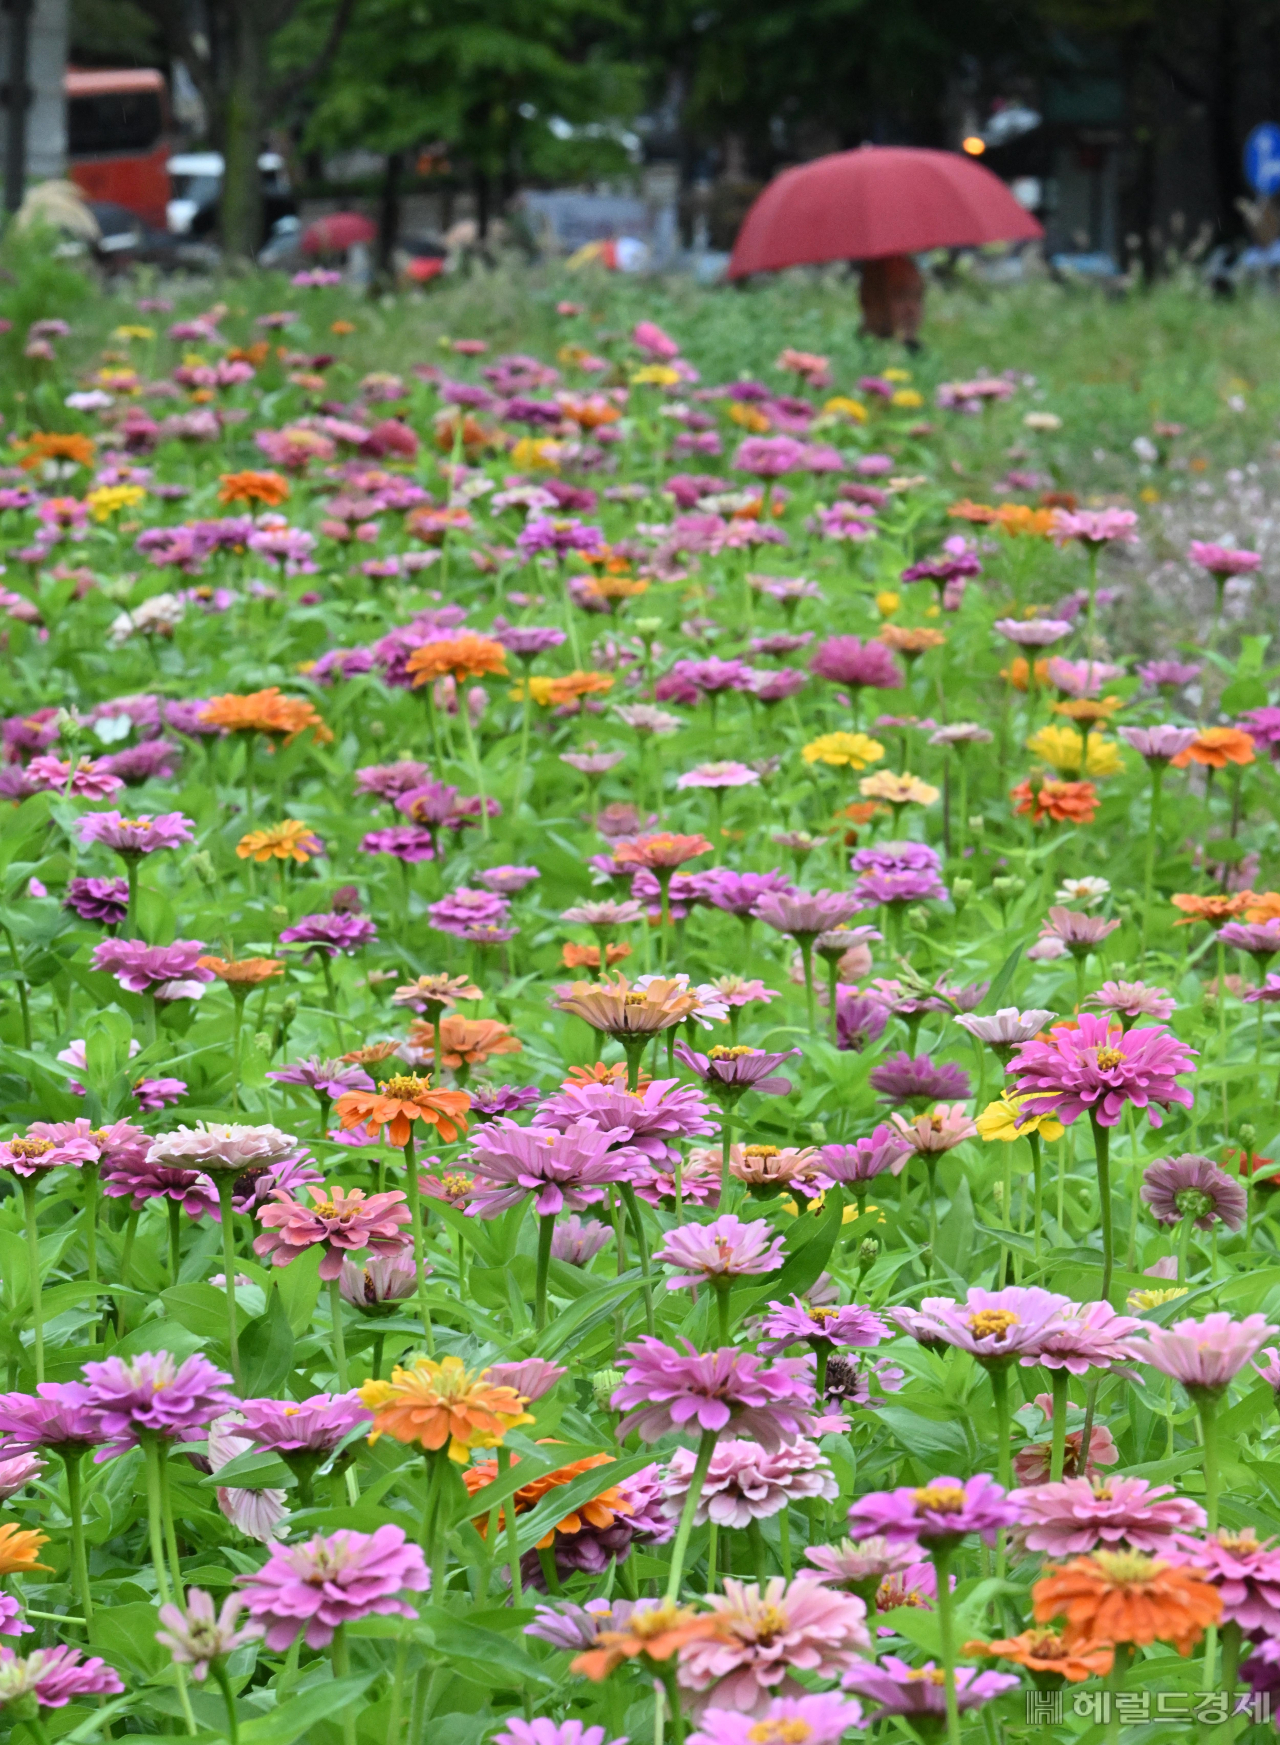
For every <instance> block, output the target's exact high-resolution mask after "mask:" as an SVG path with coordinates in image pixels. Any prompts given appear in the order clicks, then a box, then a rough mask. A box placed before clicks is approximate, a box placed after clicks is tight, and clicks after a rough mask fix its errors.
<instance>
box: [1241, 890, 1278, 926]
mask: <svg viewBox="0 0 1280 1745" xmlns="http://www.w3.org/2000/svg"><path fill="white" fill-rule="evenodd" d="M1245 896H1247V897H1248V899H1249V901H1248V903H1247V904H1246V905H1245V911H1244V918H1245V920H1246V921H1275V920H1277V919H1280V891H1246V892H1245Z"/></svg>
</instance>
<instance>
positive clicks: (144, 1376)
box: [81, 1351, 239, 1464]
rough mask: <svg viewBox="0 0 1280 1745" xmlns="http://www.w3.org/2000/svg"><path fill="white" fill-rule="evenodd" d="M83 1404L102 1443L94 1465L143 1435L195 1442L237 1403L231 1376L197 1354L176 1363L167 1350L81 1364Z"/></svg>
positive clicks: (134, 1443)
mask: <svg viewBox="0 0 1280 1745" xmlns="http://www.w3.org/2000/svg"><path fill="white" fill-rule="evenodd" d="M81 1373H82V1374H83V1376H84V1378H85V1382H86V1384H87V1387H86V1398H85V1400H84V1402H83V1403H84V1405H85V1406H86V1407H87V1408H88V1409H89V1411H90V1412H92V1413H93V1414H94V1415H95V1416H96V1418H97V1421H98V1427H99V1430H100V1432H101V1434H102V1437H103V1440H104V1442H105V1444H106V1446H105V1447H103V1448H100V1449H99V1450H98V1452H97V1453H96V1454H95V1455H94V1457H93V1458H94V1462H95V1464H101V1462H102V1461H104V1460H113V1459H114V1458H115V1457H116V1456H117V1455H118V1454H127V1453H128V1452H129V1450H130V1449H131V1448H136V1447H137V1446H138V1444H139V1442H140V1441H141V1438H142V1436H143V1435H146V1434H150V1435H155V1436H161V1437H164V1438H165V1439H166V1440H167V1441H171V1442H194V1441H197V1440H198V1439H199V1438H200V1437H201V1436H203V1434H204V1432H205V1431H206V1430H207V1429H208V1427H209V1425H210V1424H211V1423H212V1422H213V1420H214V1419H215V1418H216V1417H217V1416H218V1415H219V1414H220V1413H222V1412H227V1411H231V1410H233V1409H234V1408H235V1407H236V1406H237V1405H238V1404H239V1402H238V1401H237V1399H236V1397H235V1395H234V1394H233V1393H232V1392H231V1377H230V1376H229V1375H224V1374H223V1372H222V1371H221V1370H220V1369H215V1368H214V1367H213V1365H212V1364H211V1363H210V1362H209V1360H208V1358H207V1357H202V1356H201V1355H200V1353H199V1352H195V1353H193V1355H192V1356H190V1357H188V1358H185V1359H184V1360H183V1362H182V1363H177V1362H176V1361H175V1360H174V1358H173V1356H172V1355H171V1354H170V1353H169V1352H167V1351H143V1352H140V1353H139V1354H138V1356H137V1357H134V1358H131V1359H130V1360H129V1361H128V1362H127V1363H126V1362H125V1361H124V1359H123V1358H119V1357H108V1358H106V1359H104V1361H103V1362H101V1363H86V1364H85V1365H84V1368H83V1370H82V1372H81Z"/></svg>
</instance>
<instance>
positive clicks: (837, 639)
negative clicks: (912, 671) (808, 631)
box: [809, 636, 905, 691]
mask: <svg viewBox="0 0 1280 1745" xmlns="http://www.w3.org/2000/svg"><path fill="white" fill-rule="evenodd" d="M809 671H810V672H811V673H814V674H815V675H816V676H817V677H818V678H820V679H830V681H831V682H832V684H835V685H844V686H845V687H846V688H847V689H849V690H851V691H859V690H861V689H862V688H863V687H864V686H869V687H870V688H872V689H873V690H877V691H900V690H901V689H902V686H903V684H904V682H905V681H904V680H903V677H902V672H901V669H900V668H899V666H898V664H897V662H896V661H895V660H894V658H893V656H892V654H890V652H889V650H888V649H887V648H886V647H885V645H884V643H883V642H872V641H868V642H863V641H862V640H861V638H860V637H857V636H831V637H828V639H827V640H826V642H824V643H823V644H822V645H821V647H820V648H819V649H818V651H817V653H816V654H815V655H814V657H813V659H812V660H811V661H810V662H809Z"/></svg>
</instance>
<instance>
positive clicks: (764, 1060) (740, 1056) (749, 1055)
mask: <svg viewBox="0 0 1280 1745" xmlns="http://www.w3.org/2000/svg"><path fill="white" fill-rule="evenodd" d="M799 1053H800V1050H799V1049H798V1048H788V1049H786V1050H785V1051H784V1052H783V1053H781V1054H770V1053H768V1052H767V1051H766V1050H765V1049H763V1048H748V1047H746V1046H745V1045H744V1044H740V1045H738V1046H736V1047H733V1048H712V1049H709V1050H708V1051H707V1053H706V1054H698V1053H697V1052H695V1050H694V1049H692V1048H690V1047H689V1046H688V1045H687V1044H686V1043H684V1042H677V1043H676V1047H675V1054H676V1059H677V1060H678V1061H679V1062H680V1063H681V1065H682V1066H687V1067H688V1068H689V1071H690V1072H692V1073H696V1074H697V1076H698V1077H699V1078H700V1079H701V1080H702V1082H703V1084H704V1085H705V1086H706V1087H707V1089H708V1090H709V1091H710V1093H711V1095H712V1096H713V1097H714V1098H715V1099H716V1101H717V1102H719V1103H721V1104H723V1105H726V1106H728V1107H732V1105H733V1104H734V1103H736V1102H737V1101H738V1098H739V1097H741V1096H744V1095H745V1094H746V1092H747V1091H759V1092H760V1093H761V1094H762V1095H764V1096H767V1097H785V1096H789V1095H790V1093H791V1080H790V1079H784V1078H782V1077H780V1076H777V1068H778V1067H780V1066H781V1065H782V1063H783V1061H784V1060H790V1059H791V1057H792V1055H793V1054H799Z"/></svg>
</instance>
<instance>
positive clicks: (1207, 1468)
mask: <svg viewBox="0 0 1280 1745" xmlns="http://www.w3.org/2000/svg"><path fill="white" fill-rule="evenodd" d="M1196 1405H1197V1407H1198V1408H1199V1411H1200V1430H1201V1433H1202V1435H1203V1437H1204V1512H1205V1514H1206V1515H1207V1516H1208V1517H1209V1526H1208V1531H1209V1532H1210V1533H1216V1532H1217V1531H1218V1402H1217V1400H1216V1399H1213V1398H1210V1397H1209V1396H1208V1395H1207V1394H1201V1395H1200V1396H1199V1398H1197V1400H1196Z"/></svg>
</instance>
